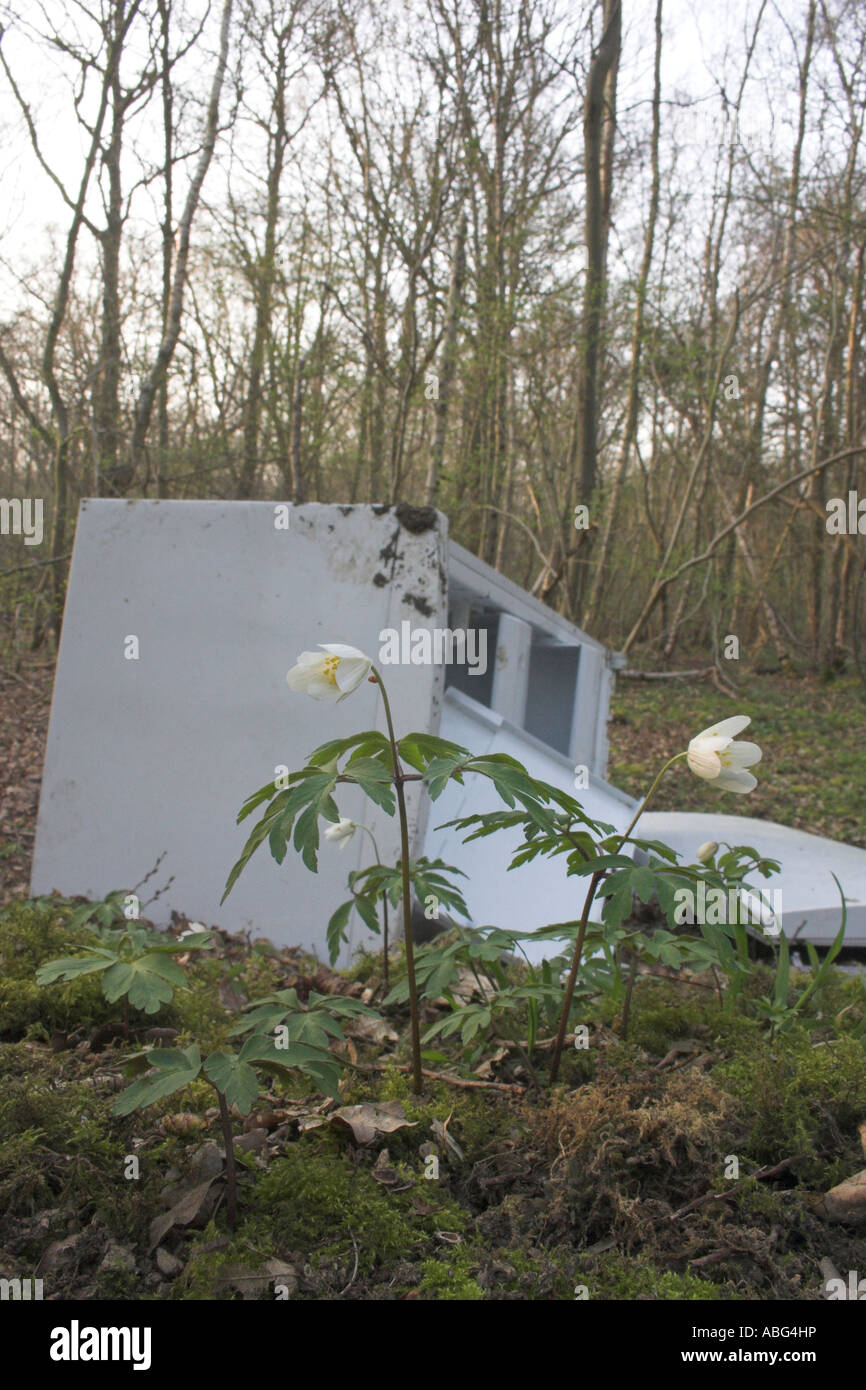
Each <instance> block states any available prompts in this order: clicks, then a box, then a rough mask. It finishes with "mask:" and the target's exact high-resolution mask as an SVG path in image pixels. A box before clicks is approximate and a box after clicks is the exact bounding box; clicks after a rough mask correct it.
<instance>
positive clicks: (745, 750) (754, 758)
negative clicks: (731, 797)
mask: <svg viewBox="0 0 866 1390" xmlns="http://www.w3.org/2000/svg"><path fill="white" fill-rule="evenodd" d="M751 722H752V721H751V719H750V718H749V716H748V715H747V714H734V715H732V716H731V718H730V719H723V720H722V721H721V723H720V724H713V726H712V728H710V729H704V731H703V733H700V734H697V735H696V736H695V737H694V738H693V739H692V741H691V743H690V744H689V747H688V752H687V753H686V761H687V762H688V765H689V767H690V768H691V770H692V772H693V773H694V774H695V776H696V777H702V778H703V779H704V780H705V781H707V782H714V783H715V785H716V786H717V787H718V788H719V790H720V791H724V792H741V793H742V792H750V791H752V790H753V789H754V788H755V787H756V786H757V785H758V779H757V777H753V776H752V774H751V772H747V771H746V769H747V768H749V767H751V766H752V765H753V764H754V763H759V762H760V761H761V750H760V748H759V747H758V745H757V743H735V742H734V739H735V738H736V736H737V734H739V733H742V731H743V729H745V727H746V725H747V724H750V723H751Z"/></svg>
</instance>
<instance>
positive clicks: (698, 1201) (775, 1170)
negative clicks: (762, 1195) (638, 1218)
mask: <svg viewBox="0 0 866 1390" xmlns="http://www.w3.org/2000/svg"><path fill="white" fill-rule="evenodd" d="M805 1157H806V1155H805V1154H794V1155H793V1156H792V1157H791V1158H783V1159H782V1162H781V1163H776V1164H774V1165H773V1167H771V1168H759V1169H758V1171H757V1173H749V1175H748V1177H745V1178H743V1180H742V1182H737V1183H734V1185H733V1187H729V1188H728V1189H727V1190H726V1191H725V1192H705V1193H704V1195H703V1197H696V1198H695V1199H694V1201H693V1202H687V1203H686V1205H685V1206H684V1207H680V1209H679V1211H674V1212H671V1214H670V1216H669V1217H668V1218H667V1219H668V1221H676V1220H677V1218H678V1217H680V1216H685V1215H686V1212H689V1211H695V1210H696V1209H697V1208H698V1207H702V1206H704V1204H705V1203H706V1202H724V1201H725V1200H726V1199H727V1198H728V1197H731V1196H733V1194H734V1193H735V1192H739V1190H740V1188H741V1187H743V1186H744V1185H745V1184H746V1183H747V1182H748V1181H750V1179H752V1178H759V1179H761V1180H763V1179H764V1178H774V1177H776V1176H777V1175H778V1174H779V1173H784V1171H785V1169H786V1168H790V1166H791V1164H792V1163H799V1161H800V1159H801V1158H805Z"/></svg>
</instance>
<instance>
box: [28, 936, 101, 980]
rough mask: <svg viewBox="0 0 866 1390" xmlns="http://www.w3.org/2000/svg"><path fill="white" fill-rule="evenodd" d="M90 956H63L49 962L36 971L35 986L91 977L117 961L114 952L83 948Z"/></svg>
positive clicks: (88, 947)
mask: <svg viewBox="0 0 866 1390" xmlns="http://www.w3.org/2000/svg"><path fill="white" fill-rule="evenodd" d="M84 949H85V950H86V951H88V952H89V953H90V954H88V955H86V956H64V957H63V958H62V959H61V960H49V961H46V963H45V964H44V965H40V967H39V969H38V970H37V971H36V983H37V985H50V984H53V983H54V981H55V980H74V979H76V978H77V977H78V976H79V975H93V974H95V972H96V971H97V970H107V969H108V967H109V966H110V965H113V964H114V962H115V961H116V960H117V955H116V953H115V952H114V951H100V950H97V948H96V947H95V946H85V948H84Z"/></svg>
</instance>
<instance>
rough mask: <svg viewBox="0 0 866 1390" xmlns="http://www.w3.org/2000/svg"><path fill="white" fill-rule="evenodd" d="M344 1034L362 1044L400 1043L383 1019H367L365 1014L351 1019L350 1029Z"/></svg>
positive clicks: (392, 1029)
mask: <svg viewBox="0 0 866 1390" xmlns="http://www.w3.org/2000/svg"><path fill="white" fill-rule="evenodd" d="M346 1032H347V1035H348V1036H349V1037H353V1038H360V1039H361V1041H362V1042H371V1043H379V1044H381V1043H395V1042H399V1041H400V1034H399V1033H398V1032H396V1030H395V1029H394V1028H392V1027H391V1025H390V1023H388V1022H386V1020H385V1019H384V1018H369V1017H368V1016H367V1015H365V1014H361V1015H360V1016H359V1017H358V1018H355V1019H353V1020H352V1025H351V1028H348V1029H347V1030H346Z"/></svg>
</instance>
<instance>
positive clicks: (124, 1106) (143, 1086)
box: [112, 1043, 201, 1115]
mask: <svg viewBox="0 0 866 1390" xmlns="http://www.w3.org/2000/svg"><path fill="white" fill-rule="evenodd" d="M149 1060H150V1061H151V1062H152V1063H153V1070H152V1071H151V1072H149V1073H148V1075H147V1076H143V1077H142V1078H141V1079H140V1080H139V1081H134V1082H133V1083H132V1085H131V1086H127V1088H126V1090H125V1091H124V1092H123V1093H122V1094H121V1095H120V1096H118V1098H117V1100H116V1101H115V1103H114V1106H113V1109H112V1114H114V1115H131V1114H132V1112H133V1110H143V1109H144V1107H145V1106H147V1105H153V1103H154V1101H157V1100H162V1099H163V1097H164V1096H170V1095H172V1094H173V1092H175V1091H180V1090H182V1089H183V1087H184V1086H188V1085H189V1084H190V1082H191V1081H195V1079H196V1077H197V1076H198V1074H199V1072H200V1071H201V1053H200V1052H199V1050H198V1047H197V1046H196V1045H195V1043H193V1045H192V1046H191V1047H187V1048H185V1049H184V1051H183V1052H176V1051H173V1050H168V1049H161V1048H154V1049H153V1051H152V1052H151V1053H150V1054H149Z"/></svg>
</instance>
